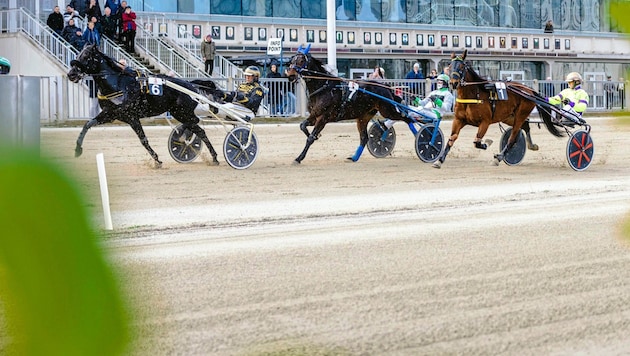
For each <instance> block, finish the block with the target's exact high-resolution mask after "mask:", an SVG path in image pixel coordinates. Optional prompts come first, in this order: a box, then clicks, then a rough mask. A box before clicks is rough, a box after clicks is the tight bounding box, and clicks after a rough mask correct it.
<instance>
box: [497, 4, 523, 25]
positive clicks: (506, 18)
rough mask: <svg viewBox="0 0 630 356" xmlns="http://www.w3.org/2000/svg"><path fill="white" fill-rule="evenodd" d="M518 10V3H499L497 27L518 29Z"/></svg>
mask: <svg viewBox="0 0 630 356" xmlns="http://www.w3.org/2000/svg"><path fill="white" fill-rule="evenodd" d="M519 10H520V7H519V6H518V1H516V0H508V1H501V2H500V5H499V19H500V21H499V26H501V27H519V25H520V24H519V17H520V16H519V12H520V11H519Z"/></svg>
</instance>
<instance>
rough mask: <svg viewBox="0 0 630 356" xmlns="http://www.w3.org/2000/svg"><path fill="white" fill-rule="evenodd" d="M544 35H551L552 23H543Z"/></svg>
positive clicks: (549, 21)
mask: <svg viewBox="0 0 630 356" xmlns="http://www.w3.org/2000/svg"><path fill="white" fill-rule="evenodd" d="M545 33H553V21H551V20H548V21H547V22H546V23H545Z"/></svg>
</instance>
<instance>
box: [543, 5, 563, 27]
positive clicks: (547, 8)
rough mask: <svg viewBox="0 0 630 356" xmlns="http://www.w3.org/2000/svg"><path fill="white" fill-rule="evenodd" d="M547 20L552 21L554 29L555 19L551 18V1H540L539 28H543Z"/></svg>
mask: <svg viewBox="0 0 630 356" xmlns="http://www.w3.org/2000/svg"><path fill="white" fill-rule="evenodd" d="M558 9H559V8H558ZM547 20H552V21H553V22H554V27H555V25H556V24H555V22H556V18H554V16H553V5H552V4H551V0H541V1H540V28H545V24H546V23H547ZM558 28H559V27H558Z"/></svg>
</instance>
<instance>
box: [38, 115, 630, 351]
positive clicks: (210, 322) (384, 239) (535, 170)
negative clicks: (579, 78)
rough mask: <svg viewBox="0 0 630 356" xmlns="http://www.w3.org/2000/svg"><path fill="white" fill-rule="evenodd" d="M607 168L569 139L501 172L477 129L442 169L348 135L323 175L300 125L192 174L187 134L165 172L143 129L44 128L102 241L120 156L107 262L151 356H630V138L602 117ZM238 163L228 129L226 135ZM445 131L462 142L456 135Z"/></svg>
mask: <svg viewBox="0 0 630 356" xmlns="http://www.w3.org/2000/svg"><path fill="white" fill-rule="evenodd" d="M589 122H590V123H591V124H592V125H593V132H592V136H593V140H594V142H595V157H594V162H593V164H592V165H591V167H589V168H588V169H587V170H586V171H584V172H574V171H573V170H572V169H571V168H570V167H569V166H568V164H567V162H566V154H565V151H566V138H564V139H556V138H555V137H553V136H551V135H550V134H549V133H547V132H546V131H545V130H544V129H543V130H538V129H535V130H534V132H533V136H534V141H535V142H536V143H538V144H539V145H540V146H541V149H540V151H538V152H532V151H528V152H527V154H526V156H525V159H524V161H523V163H522V164H521V165H519V166H514V167H509V166H506V165H504V164H501V165H500V166H498V167H495V166H493V165H491V161H492V155H493V154H494V153H495V152H496V151H497V150H498V145H497V144H496V143H498V142H499V139H500V132H499V128H498V126H492V127H491V129H490V130H489V132H488V134H487V136H486V137H488V138H492V139H493V140H494V141H495V144H494V145H493V146H491V147H490V149H489V150H487V151H479V150H476V149H474V148H473V147H472V138H473V136H474V134H475V131H476V129H474V128H471V127H467V128H465V129H464V130H462V133H461V135H460V139H459V140H458V141H457V142H456V144H455V147H454V148H453V150H452V151H451V154H450V155H449V158H448V160H447V161H446V162H445V164H444V165H443V167H442V169H440V170H438V169H434V168H431V166H430V165H428V164H425V163H422V162H421V161H420V160H419V159H418V158H417V157H416V155H415V152H414V148H413V136H412V135H411V133H410V132H409V131H408V130H407V129H406V128H405V127H404V126H403V125H401V126H397V131H398V142H397V145H396V149H395V151H394V154H393V155H392V156H391V157H387V158H383V159H376V158H373V157H371V156H370V155H369V153H368V152H367V150H366V152H365V153H364V156H363V158H362V159H361V160H360V161H359V162H357V163H346V162H345V158H346V157H347V156H349V155H351V154H352V153H353V152H354V150H355V148H356V146H357V144H358V135H357V133H356V129H355V126H354V124H331V125H328V126H327V127H326V129H325V130H324V132H323V136H322V137H321V138H320V139H319V140H318V141H316V142H315V143H314V145H313V146H312V148H311V151H310V152H309V154H308V155H307V157H306V159H305V160H304V162H303V163H302V164H301V165H299V166H294V165H292V160H293V159H294V158H295V156H297V154H298V153H299V152H300V151H301V149H302V147H303V145H304V143H305V137H304V136H303V135H302V134H301V133H300V132H299V129H298V127H297V125H295V124H284V125H275V124H273V125H272V124H265V125H257V126H256V132H257V135H258V140H259V146H260V151H259V156H258V160H257V161H256V162H255V163H254V165H253V166H252V167H250V168H249V169H246V170H235V169H232V168H230V167H229V166H228V165H227V164H226V163H225V160H224V158H223V157H222V156H221V154H220V155H219V159H220V161H221V165H220V166H217V167H215V166H208V165H206V164H205V163H204V162H203V161H202V160H197V161H195V162H193V163H191V164H179V163H176V162H174V161H173V160H171V158H170V156H169V154H168V151H167V145H166V142H167V137H168V133H169V129H168V128H165V127H147V128H146V132H147V135H148V137H149V140H150V142H151V144H152V145H153V147H154V148H155V149H156V151H157V152H158V154H159V155H160V157H161V159H162V160H163V161H164V165H163V168H161V169H153V168H150V165H149V164H148V163H147V162H148V160H149V157H148V155H147V154H146V153H145V151H144V149H143V148H142V147H141V145H140V143H139V142H138V139H137V138H136V137H135V135H134V134H133V132H132V131H131V130H130V129H129V128H127V127H111V126H110V127H105V128H100V127H97V128H93V129H92V130H91V131H90V132H89V133H88V135H87V137H86V140H85V143H84V154H83V156H82V157H80V158H76V159H75V158H74V157H73V152H74V142H75V140H76V136H77V135H78V132H79V130H78V129H43V130H42V152H43V153H44V154H45V155H47V156H49V157H51V158H52V159H53V160H55V161H58V162H60V163H61V164H63V165H64V166H65V167H67V169H68V170H69V171H70V172H72V174H73V175H75V176H76V177H77V181H78V182H79V186H80V189H81V190H82V191H83V192H84V193H85V197H86V200H87V202H88V205H89V207H90V209H91V210H93V211H94V216H95V224H96V225H97V226H102V225H103V224H102V221H103V219H102V209H101V201H100V197H99V195H98V194H99V193H98V178H97V171H96V163H95V162H96V161H95V158H94V157H95V155H96V154H97V153H99V152H103V153H104V155H105V161H106V168H107V176H108V183H109V192H110V195H111V197H110V201H111V210H112V214H113V224H114V228H115V230H114V232H112V233H107V234H106V239H105V246H106V248H107V250H108V251H110V252H111V255H112V259H113V261H114V262H115V263H116V266H117V268H119V269H120V271H121V275H122V276H123V277H122V279H123V282H124V283H125V286H126V287H127V289H128V290H129V292H130V295H131V297H130V298H131V300H132V303H133V305H135V306H136V308H137V310H138V311H139V313H138V317H137V319H136V325H137V326H138V328H139V335H140V338H139V340H138V342H137V345H135V348H134V350H133V352H134V353H136V354H185V355H191V354H197V355H209V354H216V355H241V354H257V353H263V352H274V351H279V350H289V349H292V350H297V351H298V353H297V354H326V353H328V354H347V355H366V354H369V355H382V354H388V355H389V354H394V355H418V354H431V355H434V354H518V355H523V354H531V355H539V354H574V353H576V352H583V353H587V354H625V353H628V352H630V338H628V337H627V335H630V254H629V253H628V248H627V245H625V244H624V243H623V242H621V241H620V239H619V234H618V225H619V222H620V221H621V219H622V218H623V217H624V216H625V215H627V214H628V211H630V168H628V164H627V162H628V161H629V158H630V152H629V150H627V149H626V147H627V144H628V142H629V139H630V131H629V130H628V128H627V127H619V126H616V125H614V123H613V122H612V121H611V120H608V119H605V118H589ZM206 130H207V132H208V134H209V136H210V138H211V140H212V141H213V143H214V145H215V148H217V150H219V151H220V150H221V146H222V142H223V138H224V137H225V131H224V130H223V128H220V127H215V126H208V127H206ZM442 130H443V131H444V132H445V134H446V135H448V133H449V132H450V122H444V123H443V125H442Z"/></svg>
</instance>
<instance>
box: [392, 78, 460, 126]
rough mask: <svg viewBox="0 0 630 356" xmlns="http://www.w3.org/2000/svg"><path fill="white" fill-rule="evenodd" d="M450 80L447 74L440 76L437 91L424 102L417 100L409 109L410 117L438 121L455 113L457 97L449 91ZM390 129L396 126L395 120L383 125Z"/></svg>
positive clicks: (430, 94) (423, 100)
mask: <svg viewBox="0 0 630 356" xmlns="http://www.w3.org/2000/svg"><path fill="white" fill-rule="evenodd" d="M449 80H450V78H449V77H448V75H446V74H440V75H438V77H437V78H436V82H437V83H436V84H437V89H435V90H434V91H432V92H430V93H429V95H427V96H426V98H424V99H422V100H418V99H416V100H415V101H414V103H413V105H412V106H410V107H409V108H410V109H412V110H413V111H409V116H411V117H413V118H415V119H416V120H419V121H424V119H430V120H437V119H441V118H442V115H444V114H446V113H449V112H451V111H453V103H454V102H455V97H454V96H453V94H451V92H450V91H449V90H448V82H449ZM383 124H384V125H385V127H387V128H388V129H389V128H390V127H392V126H393V125H394V120H390V119H387V120H385V122H384V123H383Z"/></svg>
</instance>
